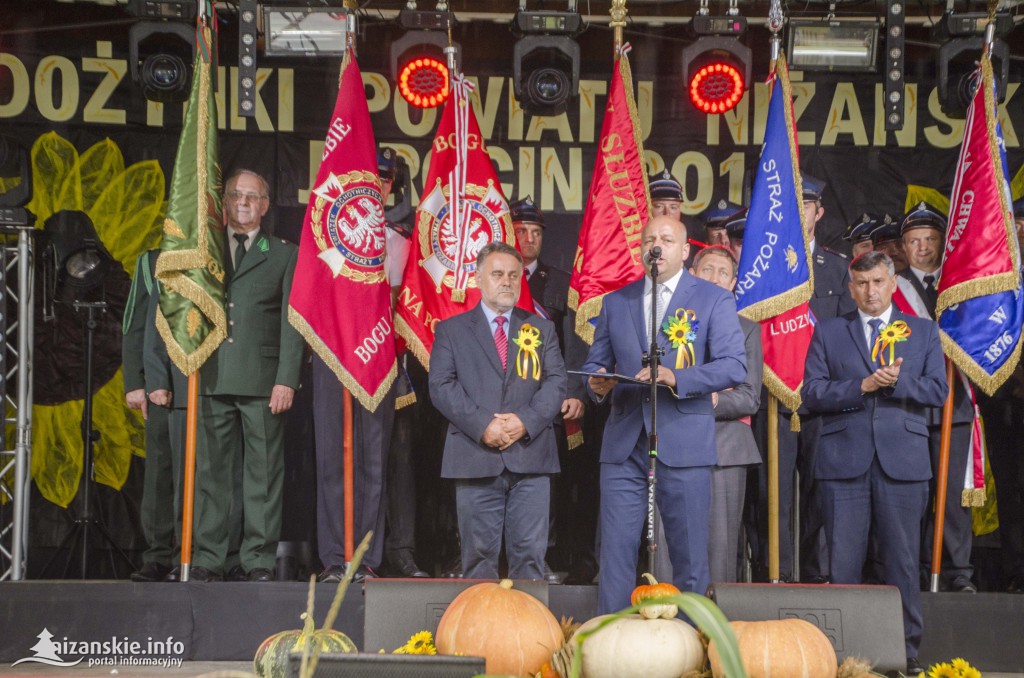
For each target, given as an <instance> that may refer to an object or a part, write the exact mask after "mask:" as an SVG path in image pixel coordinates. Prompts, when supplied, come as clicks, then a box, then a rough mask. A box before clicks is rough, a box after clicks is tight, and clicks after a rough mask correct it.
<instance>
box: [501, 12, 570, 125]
mask: <svg viewBox="0 0 1024 678" xmlns="http://www.w3.org/2000/svg"><path fill="white" fill-rule="evenodd" d="M582 26H583V18H582V17H581V16H580V15H579V12H577V11H576V2H575V0H570V2H569V6H568V11H565V12H552V11H543V12H531V11H527V9H526V0H520V3H519V11H518V12H516V15H515V17H514V18H513V20H512V30H513V32H515V33H516V34H517V35H520V36H521V37H520V38H519V40H517V41H516V44H515V47H514V48H513V51H512V83H513V91H514V93H515V96H516V100H517V101H518V102H519V105H520V106H522V108H523V110H524V111H525V112H527V113H529V114H530V115H561V114H562V113H564V112H565V110H566V108H567V107H568V105H569V101H570V100H572V99H574V98H576V96H578V94H579V89H580V46H579V43H577V42H576V40H575V36H576V35H578V34H579V33H580V30H581V29H582Z"/></svg>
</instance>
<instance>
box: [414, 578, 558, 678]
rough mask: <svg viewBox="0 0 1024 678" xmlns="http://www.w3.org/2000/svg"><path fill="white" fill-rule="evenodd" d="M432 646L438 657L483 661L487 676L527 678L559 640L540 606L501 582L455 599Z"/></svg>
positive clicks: (549, 616) (552, 621)
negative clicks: (440, 655)
mask: <svg viewBox="0 0 1024 678" xmlns="http://www.w3.org/2000/svg"><path fill="white" fill-rule="evenodd" d="M434 640H435V644H436V645H437V651H438V652H439V653H441V654H455V653H457V652H458V653H461V654H464V655H468V656H473V657H484V658H485V659H486V660H487V673H498V674H504V675H516V676H532V675H534V674H536V673H537V672H538V671H540V668H541V666H543V665H544V663H545V662H547V661H549V660H550V659H551V655H552V654H553V653H554V652H555V650H557V649H558V648H559V647H561V645H562V641H563V640H564V635H563V634H562V628H561V626H559V624H558V620H557V619H555V616H554V615H553V614H551V612H550V611H548V608H546V607H544V604H543V603H542V602H540V601H539V600H537V599H536V598H534V597H533V596H531V595H530V594H528V593H523V592H522V591H516V590H514V589H513V588H512V582H511V580H508V579H503V580H502V581H501V583H500V584H492V583H485V584H477V585H475V586H471V587H469V588H468V589H466V590H465V591H463V592H462V593H460V594H459V595H458V596H456V598H455V600H453V601H452V603H451V605H449V606H448V609H447V610H445V613H444V615H443V616H442V617H441V622H440V623H439V624H438V625H437V633H436V634H435V636H434Z"/></svg>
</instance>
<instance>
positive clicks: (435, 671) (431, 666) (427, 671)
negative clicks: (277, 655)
mask: <svg viewBox="0 0 1024 678" xmlns="http://www.w3.org/2000/svg"><path fill="white" fill-rule="evenodd" d="M301 665H302V654H301V653H298V652H296V653H293V654H292V655H291V656H289V657H288V676H289V678H299V668H300V667H301ZM486 670H487V666H486V662H485V661H484V658H483V657H452V656H447V655H421V654H415V655H414V654H322V655H320V660H319V661H318V662H317V665H316V671H315V672H314V674H313V678H395V677H397V676H409V677H410V678H411V677H413V676H415V677H416V678H473V676H477V675H480V674H482V673H484V672H485V671H486Z"/></svg>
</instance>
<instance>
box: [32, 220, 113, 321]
mask: <svg viewBox="0 0 1024 678" xmlns="http://www.w3.org/2000/svg"><path fill="white" fill-rule="evenodd" d="M43 232H44V233H45V234H46V241H47V245H46V250H45V253H44V257H46V259H47V265H48V266H49V267H51V268H49V270H52V275H53V277H54V280H53V282H54V285H53V287H51V289H52V290H53V291H54V298H55V300H57V301H62V302H65V303H71V302H74V301H86V300H89V293H90V292H93V291H94V290H96V289H97V288H99V287H100V286H102V284H103V280H104V279H105V278H106V275H107V272H108V271H109V269H110V266H111V263H112V262H113V257H111V256H110V253H109V252H108V251H107V248H106V247H104V246H103V243H102V242H101V241H100V238H99V235H98V234H97V233H96V228H95V227H94V226H93V223H92V219H90V218H89V215H88V214H86V213H85V212H81V211H78V210H61V211H59V212H56V213H55V214H53V215H52V216H50V218H49V219H47V220H46V222H45V223H44V224H43Z"/></svg>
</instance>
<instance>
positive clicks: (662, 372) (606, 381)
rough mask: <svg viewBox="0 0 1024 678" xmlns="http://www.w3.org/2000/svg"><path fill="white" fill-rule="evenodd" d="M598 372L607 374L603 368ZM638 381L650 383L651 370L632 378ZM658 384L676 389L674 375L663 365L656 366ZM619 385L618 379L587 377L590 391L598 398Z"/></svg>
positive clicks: (646, 369)
mask: <svg viewBox="0 0 1024 678" xmlns="http://www.w3.org/2000/svg"><path fill="white" fill-rule="evenodd" d="M598 372H607V370H605V369H604V368H603V367H602V368H601V369H599V370H598ZM633 378H634V379H637V380H638V381H650V380H651V368H650V367H645V368H643V369H642V370H640V371H639V372H637V373H636V376H634V377H633ZM657 382H658V383H659V384H665V385H666V386H669V387H671V388H675V387H676V373H675V372H673V371H672V370H670V369H669V368H667V367H665V366H664V365H658V379H657ZM618 383H619V380H618V379H614V378H612V377H589V378H588V379H587V384H588V385H589V386H590V390H591V391H593V392H594V393H596V394H597V396H598V397H600V398H603V397H604V396H606V395H608V393H609V392H610V391H611V390H612V389H613V388H615V385H616V384H618Z"/></svg>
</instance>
